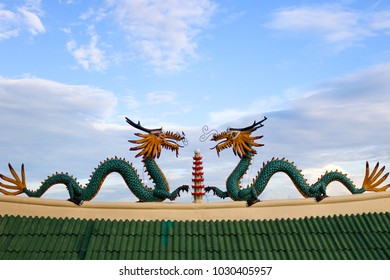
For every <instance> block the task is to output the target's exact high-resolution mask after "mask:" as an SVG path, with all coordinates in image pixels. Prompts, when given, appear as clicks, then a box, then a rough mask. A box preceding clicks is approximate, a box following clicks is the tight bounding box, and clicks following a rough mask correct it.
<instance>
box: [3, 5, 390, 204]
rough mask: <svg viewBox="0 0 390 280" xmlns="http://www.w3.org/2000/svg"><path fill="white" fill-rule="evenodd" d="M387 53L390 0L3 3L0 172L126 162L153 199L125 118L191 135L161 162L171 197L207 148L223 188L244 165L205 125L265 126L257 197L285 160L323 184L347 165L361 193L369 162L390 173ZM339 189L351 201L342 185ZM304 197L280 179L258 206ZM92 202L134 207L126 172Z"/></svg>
mask: <svg viewBox="0 0 390 280" xmlns="http://www.w3.org/2000/svg"><path fill="white" fill-rule="evenodd" d="M389 46H390V3H388V2H387V1H362V0H361V1H358V0H356V1H353V0H345V1H230V0H228V1H212V0H200V1H199V0H196V1H195V0H194V1H192V0H188V1H180V0H168V1H167V0H146V1H140V0H128V1H125V0H106V1H103V0H102V1H81V0H74V1H72V0H68V1H67V0H55V1H39V0H15V1H0V114H1V117H0V172H1V173H3V174H9V171H8V167H7V164H8V162H10V163H12V164H13V165H14V167H15V168H16V169H17V170H19V168H20V165H21V163H24V164H25V166H26V177H27V182H28V186H29V188H31V189H34V188H37V187H38V186H39V185H40V182H41V181H42V180H44V179H45V178H46V177H47V176H48V175H51V174H52V173H53V172H56V171H64V172H69V173H70V174H73V175H74V176H75V177H77V178H78V180H79V181H80V182H81V183H86V182H87V179H88V177H89V175H90V174H91V173H92V170H93V169H94V167H96V166H97V165H98V164H99V162H100V161H102V160H104V159H105V158H108V157H113V156H115V155H116V156H120V157H125V158H126V159H128V160H129V161H132V162H133V163H134V165H135V166H136V168H137V169H138V171H139V173H140V176H141V178H144V180H145V183H146V184H148V186H150V187H151V186H152V185H151V183H150V182H149V181H148V178H147V177H148V176H146V175H144V170H143V166H142V163H141V162H140V159H139V158H135V157H134V156H135V153H134V152H132V151H129V148H130V146H131V144H130V143H128V142H127V140H128V139H134V133H135V132H136V131H135V129H133V128H131V127H130V126H129V125H127V123H126V122H125V116H126V117H129V118H130V119H132V120H134V121H141V123H142V124H143V125H144V126H146V127H161V126H162V127H163V128H164V129H165V130H171V131H174V132H175V131H184V132H185V133H186V135H187V137H188V141H189V143H188V146H187V147H185V148H183V149H182V150H181V151H180V155H179V157H178V158H176V157H175V155H174V153H171V152H169V151H164V152H163V153H162V155H161V158H160V159H159V160H158V163H159V164H160V166H161V168H162V170H163V171H164V172H165V173H166V176H167V178H168V180H169V182H170V184H171V189H175V188H176V187H178V186H180V185H182V184H191V171H192V170H191V166H192V156H193V152H194V149H196V148H200V149H201V151H202V155H203V158H204V172H205V175H204V177H205V185H214V186H218V187H220V188H225V181H226V178H227V177H228V175H229V174H230V172H231V171H232V170H233V168H234V167H235V165H236V163H237V162H238V158H236V157H234V156H233V154H232V152H231V151H229V150H225V151H223V152H222V153H221V156H220V157H219V158H218V156H217V154H216V153H215V150H210V149H209V148H210V147H212V146H213V145H214V143H211V142H210V141H206V142H200V141H199V137H200V136H201V135H202V127H203V126H204V125H206V124H207V125H208V127H209V129H210V130H211V129H217V130H218V131H221V130H224V129H226V128H227V127H228V126H230V125H231V126H242V127H244V126H247V125H249V124H251V123H252V122H253V121H254V120H260V119H262V118H263V117H264V116H267V118H268V120H267V121H266V122H265V127H263V128H261V131H260V130H259V131H258V132H257V134H259V135H260V134H262V135H264V138H263V139H262V140H263V143H264V144H265V146H264V147H261V148H258V154H257V155H256V157H255V158H254V161H253V164H252V166H251V168H250V170H249V171H248V174H247V175H246V176H245V177H244V179H243V184H244V185H246V184H248V183H250V182H251V181H252V178H253V177H254V176H255V175H256V173H257V171H258V169H259V168H260V166H261V165H262V162H263V161H267V160H269V159H270V158H272V157H286V158H288V159H290V160H291V161H294V162H295V163H296V164H297V166H298V167H299V168H300V169H303V173H304V175H305V177H306V178H307V179H308V182H310V183H314V182H315V181H316V180H317V178H318V177H319V176H320V175H321V174H322V173H324V172H325V170H335V169H338V170H341V171H343V172H346V173H348V174H349V176H350V178H351V179H352V180H353V181H354V182H355V183H356V184H357V185H358V186H359V187H360V185H361V183H362V180H363V175H364V170H365V169H364V167H365V161H366V160H368V161H369V162H370V163H371V164H372V165H373V164H375V163H376V162H377V161H380V162H381V163H382V164H385V165H386V164H387V165H389V164H390V143H389V139H390V131H389V128H390V110H389V108H388V106H389V105H390V47H389ZM329 193H330V194H331V195H342V194H347V192H346V191H345V189H344V188H343V187H342V186H341V185H340V184H338V183H332V184H331V185H330V187H329ZM44 197H46V198H58V199H66V198H67V193H66V190H65V187H64V186H63V185H59V186H55V187H53V188H52V189H51V190H50V191H49V192H48V193H47V194H45V196H44ZM298 197H300V195H299V193H298V191H297V190H296V189H295V187H294V185H293V184H292V183H291V182H290V181H289V179H288V177H287V176H286V175H284V174H277V175H276V176H275V177H274V178H273V179H272V180H271V182H270V184H269V186H268V187H267V189H266V190H265V191H264V193H263V195H262V197H261V198H262V199H286V198H298ZM95 200H96V201H134V200H135V197H134V196H132V194H131V192H130V191H129V190H128V188H127V187H126V186H125V184H124V182H123V181H122V179H121V178H120V176H118V175H115V174H113V175H110V176H109V177H108V178H107V180H106V182H105V184H104V186H103V188H102V190H101V193H100V194H99V195H98V196H97V197H96V198H95ZM190 200H191V198H190V197H189V196H184V197H181V198H180V199H179V200H177V201H181V202H186V201H190ZM205 200H207V201H214V200H216V199H215V198H213V197H212V196H211V195H208V196H207V197H206V198H205Z"/></svg>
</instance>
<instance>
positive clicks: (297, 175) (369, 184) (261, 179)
mask: <svg viewBox="0 0 390 280" xmlns="http://www.w3.org/2000/svg"><path fill="white" fill-rule="evenodd" d="M266 119H267V118H266V117H264V119H263V120H261V121H259V122H256V121H255V122H254V123H253V124H252V125H251V126H248V127H245V128H228V129H227V130H226V131H224V132H221V133H216V134H214V135H213V137H212V138H211V140H212V141H221V140H222V141H221V142H219V143H218V144H217V145H216V146H215V147H214V148H212V149H216V151H217V154H218V156H219V153H220V151H222V150H224V149H226V148H232V149H233V153H234V155H236V156H238V157H239V158H240V161H239V163H238V165H237V166H236V168H235V169H234V170H233V172H232V173H231V174H230V176H229V177H228V179H227V181H226V191H222V190H221V189H219V188H217V187H215V186H209V187H206V188H205V191H206V192H210V191H213V193H214V195H217V196H218V197H220V198H226V197H230V198H231V199H232V200H239V201H247V205H248V206H251V205H252V204H254V203H256V202H259V201H260V200H259V199H258V196H259V195H260V194H261V193H262V192H263V191H264V189H265V187H266V186H267V184H268V182H269V180H270V179H271V177H272V176H273V175H274V174H275V173H277V172H283V173H285V174H287V175H288V176H289V177H290V179H291V180H292V182H293V183H294V185H295V187H296V188H297V189H298V191H299V192H300V193H301V194H302V195H303V196H304V197H314V198H315V199H316V201H317V202H319V201H321V200H322V199H324V198H325V197H327V195H326V188H327V186H328V185H329V184H330V183H331V182H333V181H338V182H340V183H341V184H343V185H344V186H345V187H346V188H347V189H348V190H349V191H350V192H351V193H352V194H358V193H363V192H365V191H376V192H378V191H386V190H387V189H388V188H389V187H390V184H389V185H386V186H384V187H380V188H379V187H378V186H379V185H380V184H382V183H383V182H384V181H385V180H386V178H387V177H388V175H389V173H387V174H385V175H384V176H382V177H381V178H380V176H381V175H382V173H383V171H384V170H385V167H382V168H381V169H380V170H379V171H378V168H379V163H377V164H376V166H375V168H374V169H373V170H372V172H371V174H370V171H369V165H368V162H366V174H365V179H364V182H363V186H362V187H361V188H357V187H356V186H355V185H354V184H353V183H352V181H351V180H350V179H349V178H348V177H347V176H346V174H342V173H340V172H338V171H333V172H326V174H325V175H323V176H322V177H321V178H319V179H318V181H317V182H316V183H314V184H313V185H309V184H308V183H307V182H306V179H305V178H304V177H303V175H302V173H301V170H298V169H297V167H296V166H295V165H294V163H293V162H289V161H287V160H285V159H284V158H283V159H275V158H273V159H272V160H271V161H269V162H267V163H266V164H265V163H263V167H262V169H261V170H260V171H259V172H258V173H257V176H256V178H254V179H253V182H252V184H251V185H250V186H247V188H242V186H241V185H240V181H241V179H242V177H243V176H244V175H245V173H246V172H247V170H248V168H249V166H250V163H251V160H252V158H253V156H254V155H255V154H256V150H254V148H253V147H260V146H263V144H259V143H256V142H255V141H256V140H258V139H261V138H262V137H263V136H251V134H252V133H253V132H255V131H256V130H257V129H258V128H260V127H263V126H264V125H263V122H264V121H265V120H266Z"/></svg>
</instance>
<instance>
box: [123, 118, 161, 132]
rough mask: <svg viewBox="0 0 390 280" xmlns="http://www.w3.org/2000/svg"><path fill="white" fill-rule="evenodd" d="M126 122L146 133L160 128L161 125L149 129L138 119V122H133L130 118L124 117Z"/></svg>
mask: <svg viewBox="0 0 390 280" xmlns="http://www.w3.org/2000/svg"><path fill="white" fill-rule="evenodd" d="M126 122H127V123H128V124H129V125H131V126H132V127H134V128H137V129H139V130H142V131H144V132H147V133H151V132H152V131H157V130H162V127H161V128H155V129H149V128H146V127H143V126H142V125H141V123H140V122H139V121H138V123H135V122H133V121H132V120H130V119H129V118H126Z"/></svg>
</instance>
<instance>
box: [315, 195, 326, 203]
mask: <svg viewBox="0 0 390 280" xmlns="http://www.w3.org/2000/svg"><path fill="white" fill-rule="evenodd" d="M327 197H329V196H328V195H326V194H320V195H318V196H316V197H315V200H316V202H320V201H321V200H323V199H324V198H327Z"/></svg>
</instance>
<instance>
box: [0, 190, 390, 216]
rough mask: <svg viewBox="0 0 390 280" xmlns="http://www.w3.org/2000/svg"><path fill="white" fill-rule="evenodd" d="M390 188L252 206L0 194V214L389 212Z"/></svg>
mask: <svg viewBox="0 0 390 280" xmlns="http://www.w3.org/2000/svg"><path fill="white" fill-rule="evenodd" d="M389 211H390V192H382V193H366V194H357V195H346V196H338V197H328V198H326V199H324V200H323V201H321V202H319V203H317V202H315V201H314V199H311V198H302V199H291V200H273V201H263V202H260V203H257V204H255V205H253V206H251V207H246V204H245V202H233V201H231V202H212V203H211V202H204V203H178V202H156V203H146V202H145V203H135V202H131V203H127V202H117V203H111V202H84V204H83V205H82V206H76V205H74V204H73V203H71V202H68V201H59V200H49V199H42V198H30V197H12V196H5V195H0V215H20V216H41V217H57V218H59V217H62V218H65V217H73V218H81V219H111V220H112V219H116V220H181V221H183V220H245V219H249V220H254V219H255V220H262V219H277V218H278V219H281V218H285V219H286V218H303V217H312V216H328V215H340V214H342V215H345V214H361V213H370V212H389Z"/></svg>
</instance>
